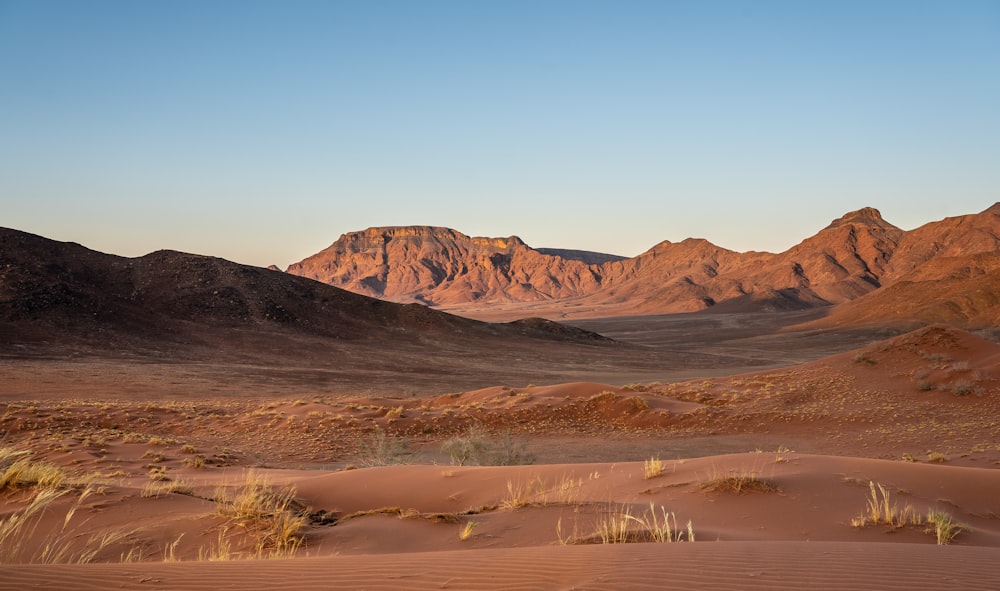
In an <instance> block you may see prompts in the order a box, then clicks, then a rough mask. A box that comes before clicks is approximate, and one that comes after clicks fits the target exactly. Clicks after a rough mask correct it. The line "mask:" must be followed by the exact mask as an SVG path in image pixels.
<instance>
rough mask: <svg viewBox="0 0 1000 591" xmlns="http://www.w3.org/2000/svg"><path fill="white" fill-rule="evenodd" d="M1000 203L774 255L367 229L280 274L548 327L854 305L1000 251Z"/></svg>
mask: <svg viewBox="0 0 1000 591" xmlns="http://www.w3.org/2000/svg"><path fill="white" fill-rule="evenodd" d="M998 236H1000V204H997V205H994V206H993V207H991V208H989V209H987V210H986V211H984V212H982V213H979V214H972V215H967V216H960V217H955V218H947V219H945V220H942V221H939V222H933V223H929V224H926V225H924V226H921V227H920V228H917V229H915V230H911V231H904V230H901V229H900V228H898V227H896V226H894V225H892V224H891V223H889V222H887V221H886V220H884V219H883V218H882V215H881V214H880V213H879V211H878V210H877V209H874V208H871V207H866V208H863V209H860V210H857V211H853V212H849V213H847V214H846V215H844V216H842V217H840V218H838V219H836V220H834V221H833V222H832V223H831V224H830V225H828V226H827V227H826V228H823V229H822V230H820V231H819V232H818V233H816V234H815V235H814V236H812V237H810V238H807V239H805V240H803V241H802V242H801V243H799V244H797V245H795V246H793V247H792V248H790V249H788V250H787V251H785V252H782V253H777V254H774V253H766V252H743V253H739V252H735V251H731V250H727V249H725V248H722V247H719V246H716V245H714V244H712V243H711V242H708V241H707V240H702V239H695V238H689V239H687V240H684V241H681V242H678V243H673V242H669V241H665V242H661V243H660V244H657V245H655V246H654V247H652V248H651V249H649V250H648V251H646V252H644V253H642V254H640V255H638V256H636V257H632V258H614V257H604V258H602V257H600V256H598V257H585V256H573V255H572V253H570V252H564V251H559V250H555V249H533V248H531V247H530V246H528V245H527V244H525V243H524V242H523V241H522V240H521V239H519V238H517V237H516V236H514V237H509V238H470V237H468V236H466V235H464V234H461V233H460V232H456V231H454V230H450V229H447V228H433V227H425V226H413V227H391V228H369V229H368V230H365V231H363V232H353V233H350V234H345V235H343V236H341V237H340V238H339V239H338V240H337V241H336V242H334V243H333V244H332V245H331V246H330V247H329V248H327V249H325V250H323V251H321V252H319V253H317V254H315V255H313V256H311V257H309V258H307V259H305V260H303V261H302V262H300V263H296V264H293V265H291V266H290V267H289V268H288V272H289V273H291V274H297V275H303V276H306V277H310V278H312V279H316V280H318V281H322V282H324V283H329V284H331V285H337V286H339V287H343V288H345V289H349V290H352V291H357V292H359V293H364V294H366V295H371V296H373V297H378V298H383V299H387V300H391V301H399V302H413V301H417V302H423V303H426V304H428V305H432V306H439V307H441V308H442V309H445V310H448V311H451V312H454V313H458V314H467V315H469V316H473V317H476V316H482V317H485V316H487V315H494V316H501V317H519V316H521V315H525V314H529V313H530V314H534V315H540V316H547V317H550V318H569V317H587V316H590V317H597V316H614V315H626V314H627V315H634V314H659V313H675V312H694V311H699V310H707V309H713V310H718V311H746V310H788V309H805V308H813V307H821V306H831V305H836V304H843V303H845V302H850V301H853V300H855V299H857V298H859V297H861V296H864V295H866V294H869V293H872V292H875V291H877V290H879V289H880V288H883V287H884V286H886V285H889V284H891V283H892V282H894V281H897V280H899V279H900V278H902V277H904V276H905V275H906V274H907V273H909V272H911V271H913V270H915V269H917V268H919V267H920V266H922V265H924V264H926V263H927V262H929V261H932V260H934V259H937V258H940V257H946V258H952V257H956V256H960V255H969V254H976V253H983V252H994V251H997V250H998V249H1000V238H998Z"/></svg>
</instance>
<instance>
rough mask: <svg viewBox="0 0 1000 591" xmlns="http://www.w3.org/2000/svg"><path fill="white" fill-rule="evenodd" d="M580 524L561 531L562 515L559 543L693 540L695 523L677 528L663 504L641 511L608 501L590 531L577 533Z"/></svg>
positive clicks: (672, 515) (559, 522)
mask: <svg viewBox="0 0 1000 591" xmlns="http://www.w3.org/2000/svg"><path fill="white" fill-rule="evenodd" d="M578 532H579V526H578V524H576V523H574V526H573V533H571V534H566V535H564V534H563V531H562V518H560V519H559V521H557V522H556V535H557V536H558V538H559V543H560V544H562V545H568V544H588V543H600V544H627V543H633V542H656V543H670V542H682V541H685V540H687V541H688V542H693V541H694V540H695V536H694V526H693V525H692V523H691V522H690V521H688V522H687V527H686V529H682V528H679V527H678V525H677V516H676V515H674V513H673V512H670V511H667V510H666V509H665V508H664V507H663V506H660V507H659V511H657V507H656V506H655V505H654V504H653V503H650V504H649V508H648V509H646V510H644V511H643V512H642V514H636V513H634V512H633V509H632V507H631V506H630V505H614V504H611V503H608V504H607V505H605V506H604V507H603V508H602V510H601V511H600V512H599V513H598V514H597V516H596V518H595V521H594V527H593V531H592V532H591V533H590V534H589V535H586V536H580V535H579V534H578Z"/></svg>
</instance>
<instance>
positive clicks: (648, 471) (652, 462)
mask: <svg viewBox="0 0 1000 591" xmlns="http://www.w3.org/2000/svg"><path fill="white" fill-rule="evenodd" d="M665 467H666V462H664V461H663V460H661V459H660V456H656V457H655V458H649V459H648V460H646V461H645V462H643V464H642V476H643V478H645V479H646V480H649V479H651V478H656V477H657V476H662V475H663V470H664V469H665Z"/></svg>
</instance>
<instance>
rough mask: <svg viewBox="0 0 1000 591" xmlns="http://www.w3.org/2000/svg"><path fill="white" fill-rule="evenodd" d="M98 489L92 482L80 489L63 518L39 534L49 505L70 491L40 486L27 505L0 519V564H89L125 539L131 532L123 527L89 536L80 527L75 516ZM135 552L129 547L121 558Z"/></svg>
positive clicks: (132, 554) (128, 556)
mask: <svg viewBox="0 0 1000 591" xmlns="http://www.w3.org/2000/svg"><path fill="white" fill-rule="evenodd" d="M95 491H96V489H95V488H93V487H89V486H88V487H85V488H84V489H83V490H81V491H80V494H79V496H78V497H77V499H76V502H75V503H74V504H73V505H72V506H71V507H70V508H69V509H68V510H67V511H66V514H65V515H64V516H63V519H62V521H61V522H59V524H58V525H57V526H56V527H53V528H51V529H49V531H48V532H46V533H44V534H43V535H41V536H36V535H35V534H36V533H37V531H38V527H39V525H40V522H41V519H42V517H43V516H44V514H45V513H46V512H47V511H48V510H49V508H50V505H51V504H52V503H53V502H55V501H56V500H57V499H60V498H61V497H63V496H65V495H66V494H67V493H68V490H65V489H64V490H58V489H55V488H41V489H39V490H38V492H37V493H36V494H35V495H34V497H33V498H32V500H31V502H30V503H29V504H28V506H27V507H25V508H24V509H23V510H21V511H20V512H18V513H14V514H13V515H10V516H9V517H7V518H6V519H3V520H2V521H0V564H87V563H90V562H93V561H94V559H95V558H97V556H98V554H100V553H101V552H102V551H103V550H105V549H106V548H108V547H109V546H111V545H113V544H117V543H119V542H122V541H124V540H125V538H126V537H127V536H128V535H129V532H127V531H124V530H118V531H112V532H105V533H94V534H91V535H89V536H85V535H84V534H81V533H79V531H77V525H76V521H75V516H76V514H77V512H78V511H79V510H80V508H81V507H82V506H83V503H84V501H86V499H87V498H88V497H89V496H90V495H91V494H94V492H95ZM133 550H134V549H133ZM134 556H135V553H134V551H130V552H129V553H128V555H124V554H123V555H122V559H123V560H125V559H126V558H129V559H131V558H134Z"/></svg>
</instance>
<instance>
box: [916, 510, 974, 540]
mask: <svg viewBox="0 0 1000 591" xmlns="http://www.w3.org/2000/svg"><path fill="white" fill-rule="evenodd" d="M967 529H969V528H968V526H965V525H962V524H960V523H955V522H953V521H952V520H951V515H950V514H949V513H947V512H945V511H938V510H935V509H930V510H928V511H927V530H926V531H927V533H932V534H934V537H935V538H937V543H938V546H945V545H947V544H950V543H951V541H952V540H954V539H955V536H957V535H958V534H960V533H962V532H963V531H966V530H967Z"/></svg>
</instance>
